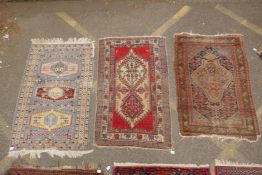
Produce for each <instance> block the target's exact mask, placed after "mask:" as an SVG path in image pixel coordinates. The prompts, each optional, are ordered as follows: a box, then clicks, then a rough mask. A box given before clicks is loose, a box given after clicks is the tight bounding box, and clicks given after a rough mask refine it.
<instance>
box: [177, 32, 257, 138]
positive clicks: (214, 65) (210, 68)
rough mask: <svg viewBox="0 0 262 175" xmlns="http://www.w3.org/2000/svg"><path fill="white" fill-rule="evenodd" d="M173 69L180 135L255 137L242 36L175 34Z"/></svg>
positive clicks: (252, 105)
mask: <svg viewBox="0 0 262 175" xmlns="http://www.w3.org/2000/svg"><path fill="white" fill-rule="evenodd" d="M175 71H176V83H177V96H178V115H179V123H180V132H181V134H182V135H183V136H196V135H220V136H227V137H229V138H230V137H233V138H235V139H237V138H241V139H247V140H251V141H255V140H256V139H257V135H259V128H258V122H257V118H256V113H255V109H254V104H253V100H252V95H251V87H250V80H249V67H248V62H247V57H246V53H245V51H244V46H243V37H242V35H220V36H203V35H193V34H187V33H182V34H178V35H175Z"/></svg>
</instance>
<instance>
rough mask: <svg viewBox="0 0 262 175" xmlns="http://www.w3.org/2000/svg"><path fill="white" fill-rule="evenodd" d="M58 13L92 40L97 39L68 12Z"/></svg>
mask: <svg viewBox="0 0 262 175" xmlns="http://www.w3.org/2000/svg"><path fill="white" fill-rule="evenodd" d="M56 15H57V16H59V17H60V18H61V19H63V20H64V21H65V22H66V23H67V24H68V25H69V26H71V27H72V28H73V29H75V30H76V31H77V32H78V33H80V34H81V35H83V36H86V37H89V38H90V39H92V40H95V37H94V36H92V35H91V34H90V33H89V32H88V31H87V30H86V29H85V28H83V27H82V26H81V25H80V24H79V23H78V22H77V21H76V20H75V19H73V18H72V17H71V16H69V15H68V14H67V13H65V12H57V13H56Z"/></svg>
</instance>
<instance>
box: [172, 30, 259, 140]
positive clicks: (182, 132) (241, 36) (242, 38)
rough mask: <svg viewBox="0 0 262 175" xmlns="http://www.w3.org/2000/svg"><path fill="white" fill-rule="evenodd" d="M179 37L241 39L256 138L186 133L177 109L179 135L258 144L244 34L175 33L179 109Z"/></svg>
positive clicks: (175, 64)
mask: <svg viewBox="0 0 262 175" xmlns="http://www.w3.org/2000/svg"><path fill="white" fill-rule="evenodd" d="M177 36H199V37H210V38H219V37H227V36H232V37H239V40H240V46H241V50H242V51H243V55H244V57H245V58H246V59H244V65H245V67H246V68H247V70H246V74H247V84H248V85H247V87H248V88H247V89H248V90H247V92H248V95H249V97H250V104H251V105H250V106H251V113H252V118H253V119H254V128H255V132H256V133H255V134H256V135H255V136H254V135H252V136H245V137H241V136H239V135H234V134H231V135H223V134H206V133H192V132H185V131H183V130H182V128H183V124H182V123H183V122H182V117H180V116H181V112H179V110H178V109H177V113H178V120H179V134H180V135H181V136H182V137H196V136H200V137H218V138H224V139H233V140H245V141H248V142H256V141H258V140H259V138H260V136H261V135H260V131H259V124H258V119H257V115H256V111H255V104H254V100H253V96H252V87H251V80H250V70H249V69H250V67H249V64H248V57H247V53H246V50H245V45H244V35H242V34H216V35H202V34H198V33H196V34H195V33H188V32H181V33H174V34H173V43H174V46H173V50H174V63H173V65H174V71H175V80H176V95H177V108H178V107H179V104H180V102H179V89H180V86H179V85H178V84H179V82H180V81H179V80H178V69H177V61H178V59H177V51H178V46H177V44H178V42H177Z"/></svg>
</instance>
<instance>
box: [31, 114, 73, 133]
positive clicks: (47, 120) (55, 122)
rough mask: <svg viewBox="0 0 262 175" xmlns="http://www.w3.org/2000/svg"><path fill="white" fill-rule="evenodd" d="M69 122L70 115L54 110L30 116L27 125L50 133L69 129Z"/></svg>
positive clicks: (70, 119)
mask: <svg viewBox="0 0 262 175" xmlns="http://www.w3.org/2000/svg"><path fill="white" fill-rule="evenodd" d="M71 122H72V115H71V114H68V113H65V112H61V111H56V110H50V111H44V112H38V113H35V114H33V115H31V117H30V122H29V123H30V126H33V127H36V128H40V129H44V130H48V131H51V130H56V129H61V128H65V127H69V126H70V125H71Z"/></svg>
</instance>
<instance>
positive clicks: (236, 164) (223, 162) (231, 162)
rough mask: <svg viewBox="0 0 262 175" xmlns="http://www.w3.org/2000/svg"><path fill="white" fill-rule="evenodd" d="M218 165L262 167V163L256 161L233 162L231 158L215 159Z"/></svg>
mask: <svg viewBox="0 0 262 175" xmlns="http://www.w3.org/2000/svg"><path fill="white" fill-rule="evenodd" d="M215 165H216V166H234V167H260V168H262V165H260V164H254V163H239V162H233V161H229V160H215Z"/></svg>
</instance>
